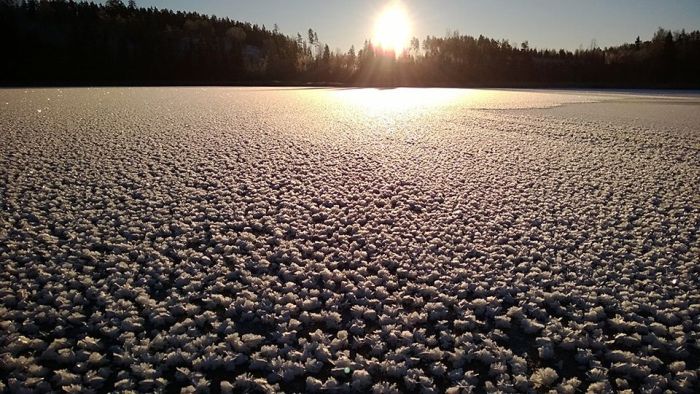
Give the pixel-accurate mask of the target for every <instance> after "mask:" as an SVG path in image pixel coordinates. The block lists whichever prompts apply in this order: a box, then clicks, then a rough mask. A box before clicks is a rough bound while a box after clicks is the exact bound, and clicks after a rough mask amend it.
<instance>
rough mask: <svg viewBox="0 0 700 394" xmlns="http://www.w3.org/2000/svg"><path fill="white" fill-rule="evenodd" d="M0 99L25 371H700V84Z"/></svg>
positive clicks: (165, 377) (444, 382)
mask: <svg viewBox="0 0 700 394" xmlns="http://www.w3.org/2000/svg"><path fill="white" fill-rule="evenodd" d="M0 102H3V103H5V105H3V107H2V109H1V110H0V125H1V126H2V127H1V129H0V264H1V266H2V269H1V270H0V328H1V330H0V346H1V347H0V357H1V360H2V362H0V382H1V383H0V391H3V390H4V389H8V390H15V391H18V390H20V389H22V388H29V389H33V390H38V391H42V390H43V391H48V390H60V389H61V388H63V389H64V390H66V391H76V392H77V391H88V390H108V391H109V390H117V391H118V390H131V389H133V390H137V391H149V392H150V391H155V390H163V389H167V390H171V391H172V390H179V389H185V390H194V389H197V390H206V389H207V388H209V387H211V389H212V390H213V391H218V390H221V391H223V392H231V391H236V390H245V389H260V390H263V391H278V390H283V391H288V392H291V391H296V392H299V391H318V390H336V391H340V392H343V391H352V390H357V391H370V390H374V391H375V392H393V391H397V390H401V391H420V390H424V391H426V392H430V391H431V390H435V391H445V390H450V392H460V390H463V391H465V392H469V391H470V390H471V389H474V390H476V391H480V390H487V391H489V390H499V391H509V390H518V391H528V390H540V391H543V390H548V389H557V390H559V391H561V392H574V391H576V390H579V391H586V390H591V391H605V390H610V389H617V390H624V389H632V390H635V391H649V392H652V391H654V390H663V389H670V390H673V391H684V390H685V391H692V390H694V389H696V388H697V385H698V360H699V359H700V351H699V350H698V342H697V340H698V336H699V335H700V329H699V328H698V327H700V285H699V281H698V275H699V274H700V271H699V269H700V268H699V266H698V256H700V243H699V241H698V233H699V229H700V126H699V125H700V98H699V97H698V96H697V95H696V94H694V93H664V94H648V93H645V92H585V91H524V90H521V91H508V90H460V89H384V90H382V89H277V88H100V89H27V90H24V89H7V90H0Z"/></svg>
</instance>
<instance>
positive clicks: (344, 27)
mask: <svg viewBox="0 0 700 394" xmlns="http://www.w3.org/2000/svg"><path fill="white" fill-rule="evenodd" d="M390 1H391V0H389V1H387V0H383V1H380V0H296V1H293V0H287V1H285V0H254V1H253V0H136V2H137V4H138V5H139V6H145V7H150V6H156V7H158V8H169V9H173V10H187V11H197V12H200V13H204V14H209V15H211V14H214V15H216V16H220V17H224V16H228V17H229V18H231V19H235V20H239V21H243V22H251V23H255V24H259V25H265V26H266V27H268V28H270V29H272V27H273V25H274V24H277V25H278V26H279V30H280V31H281V32H282V33H285V34H287V35H296V33H301V34H302V35H303V36H304V37H305V36H306V32H307V31H308V29H309V28H313V29H314V31H316V32H317V33H318V37H319V39H320V41H322V42H324V43H326V44H328V46H329V47H330V48H331V49H340V50H342V51H346V50H347V49H349V48H350V46H351V45H355V47H361V46H362V43H363V42H364V40H365V39H370V38H372V35H373V33H372V30H373V25H374V21H375V19H376V16H377V14H378V13H380V12H381V10H382V9H384V8H385V7H386V4H388V3H389V2H390ZM402 3H403V4H404V7H405V8H406V9H407V11H408V13H409V15H410V17H411V19H412V35H413V36H416V37H419V38H420V39H421V41H422V40H423V39H424V38H425V36H427V35H433V36H444V35H445V34H446V33H447V32H448V31H455V30H456V31H458V32H459V33H460V34H467V35H472V36H478V35H479V34H483V35H485V36H487V37H489V38H494V39H498V40H500V39H507V40H509V41H511V43H515V44H518V43H521V42H523V41H526V40H527V41H528V42H529V43H530V47H537V48H554V49H559V48H564V49H571V50H573V49H577V48H579V47H583V48H588V47H590V46H591V44H592V42H593V40H595V43H596V44H597V45H598V46H600V47H605V46H610V45H619V44H622V43H625V42H633V41H634V40H635V38H636V37H637V36H640V37H641V38H642V39H643V40H644V39H650V38H651V37H652V35H653V33H654V32H655V31H656V30H657V29H658V28H659V27H664V28H666V29H671V30H680V29H686V30H700V0H656V1H654V0H585V1H584V0H522V1H517V0H491V1H488V0H461V1H458V0H430V1H427V0H424V1H418V0H403V1H402Z"/></svg>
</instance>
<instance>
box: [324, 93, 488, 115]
mask: <svg viewBox="0 0 700 394" xmlns="http://www.w3.org/2000/svg"><path fill="white" fill-rule="evenodd" d="M473 92H474V91H471V90H464V89H438V88H435V89H431V88H423V89H413V88H393V89H376V88H369V89H340V90H334V91H333V98H335V99H337V100H338V101H340V102H341V103H342V104H345V105H349V106H352V107H355V108H356V109H359V110H362V111H363V112H365V113H367V114H370V115H384V114H395V113H413V114H425V113H426V112H431V111H435V110H438V109H439V108H441V107H447V106H451V105H454V104H457V103H458V102H460V101H461V100H464V99H465V98H466V97H467V96H470V95H472V94H473Z"/></svg>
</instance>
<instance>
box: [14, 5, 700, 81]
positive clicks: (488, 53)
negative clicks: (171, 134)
mask: <svg viewBox="0 0 700 394" xmlns="http://www.w3.org/2000/svg"><path fill="white" fill-rule="evenodd" d="M642 33H644V32H642ZM631 41H632V42H631V43H628V44H623V45H619V46H614V47H606V48H599V47H598V46H597V45H596V44H595V42H592V43H591V45H590V46H589V47H588V48H580V49H578V50H575V51H569V50H563V49H561V50H551V49H537V48H531V47H530V45H529V44H528V42H527V41H526V42H522V43H512V42H509V41H507V40H495V39H491V38H487V37H484V36H479V37H472V36H468V35H461V34H459V33H458V32H454V33H449V34H447V35H446V36H444V37H432V36H428V37H425V38H424V39H423V40H419V39H418V38H414V39H413V40H412V42H411V45H410V47H409V48H408V49H407V50H405V51H404V52H403V53H400V54H395V53H387V52H386V51H383V50H382V49H380V48H377V47H374V46H373V45H372V43H371V41H365V43H364V45H363V46H362V48H357V49H356V48H354V47H351V48H350V49H349V50H348V51H347V52H343V51H332V50H330V48H329V45H328V44H326V43H324V42H323V41H322V39H321V38H319V36H318V34H317V33H316V32H315V31H313V30H312V29H309V30H308V31H307V32H304V34H303V35H302V34H297V35H296V36H288V35H285V34H282V33H280V32H279V30H278V28H277V26H273V27H272V29H270V28H269V27H265V26H260V25H257V24H251V23H248V22H240V21H236V20H232V19H229V18H221V17H216V16H209V15H202V14H199V13H196V12H182V11H171V10H167V9H156V8H153V7H150V8H144V7H139V6H138V5H137V4H136V2H134V1H133V0H131V1H128V2H127V3H124V2H122V1H120V0H108V1H106V2H104V3H103V4H102V3H100V4H96V3H93V2H75V1H72V0H71V1H66V0H54V1H47V0H40V1H37V0H21V1H19V0H0V42H1V44H2V52H3V61H2V62H0V84H3V85H5V86H23V85H105V84H109V85H122V84H125V85H127V84H128V85H151V84H154V85H160V84H163V85H168V84H174V85H181V84H225V85H238V84H338V85H350V86H494V87H505V86H511V87H620V88H626V87H630V88H631V87H666V88H698V87H700V73H698V71H697V70H700V31H697V30H696V31H692V32H686V31H670V30H666V29H663V28H659V29H658V30H657V31H656V32H655V34H654V35H653V37H652V38H651V39H650V40H641V39H640V38H639V37H637V38H636V40H635V39H634V37H632V40H631Z"/></svg>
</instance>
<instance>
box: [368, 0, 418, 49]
mask: <svg viewBox="0 0 700 394" xmlns="http://www.w3.org/2000/svg"><path fill="white" fill-rule="evenodd" d="M410 34H411V24H410V21H409V18H408V15H407V14H406V10H405V9H404V8H403V7H402V6H401V4H400V3H398V2H395V3H392V4H390V5H389V6H388V7H387V8H386V9H385V10H384V11H383V12H382V13H381V14H380V15H379V17H378V18H377V21H376V22H375V25H374V42H375V44H376V45H378V46H379V47H381V48H382V49H384V50H388V51H394V52H395V53H396V54H399V53H401V52H402V51H403V50H404V49H405V48H406V46H407V45H408V41H409V38H410V37H409V36H410Z"/></svg>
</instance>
